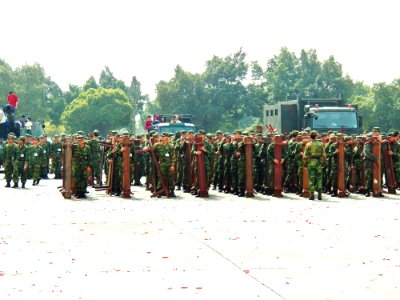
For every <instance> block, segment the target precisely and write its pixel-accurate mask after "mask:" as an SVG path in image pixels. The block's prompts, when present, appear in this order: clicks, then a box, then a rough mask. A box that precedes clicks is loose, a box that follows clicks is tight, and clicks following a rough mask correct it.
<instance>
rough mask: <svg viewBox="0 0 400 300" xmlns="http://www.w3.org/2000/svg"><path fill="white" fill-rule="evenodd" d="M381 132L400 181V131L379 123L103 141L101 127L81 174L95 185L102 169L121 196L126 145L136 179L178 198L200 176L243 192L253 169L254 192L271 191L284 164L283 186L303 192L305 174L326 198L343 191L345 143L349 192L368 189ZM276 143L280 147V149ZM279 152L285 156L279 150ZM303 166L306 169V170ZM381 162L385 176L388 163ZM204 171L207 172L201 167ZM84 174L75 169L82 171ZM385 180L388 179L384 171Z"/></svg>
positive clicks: (194, 189)
mask: <svg viewBox="0 0 400 300" xmlns="http://www.w3.org/2000/svg"><path fill="white" fill-rule="evenodd" d="M79 136H80V138H81V139H82V140H83V135H82V133H79ZM124 138H129V140H130V143H129V144H128V145H127V146H125V147H124V146H123V143H122V140H123V139H124ZM377 138H378V139H379V141H380V144H381V151H382V153H384V152H387V153H388V154H389V155H390V157H391V159H392V162H393V170H394V175H395V178H396V184H397V182H398V181H399V180H400V159H399V156H400V151H399V142H398V141H399V134H398V132H391V133H390V134H388V135H384V134H381V133H380V130H379V128H374V130H373V132H371V133H370V134H366V135H362V136H345V135H343V134H341V133H335V132H328V133H327V134H322V135H320V136H318V133H317V132H310V131H304V132H297V131H293V132H291V133H290V135H289V136H288V137H285V136H283V135H281V134H273V133H270V134H267V135H263V134H262V133H261V132H257V131H254V132H242V131H240V130H237V131H235V132H234V133H233V134H226V133H225V134H223V133H222V132H221V131H217V132H216V133H215V134H213V135H211V134H207V135H206V134H205V132H204V131H199V132H198V133H196V134H195V133H194V132H192V131H189V132H185V131H182V132H178V133H176V134H175V135H173V136H172V135H171V134H168V133H164V134H162V135H161V136H159V135H158V134H157V133H156V132H150V133H149V134H148V135H147V138H145V137H144V136H138V137H134V136H132V135H130V134H129V133H128V132H125V133H124V134H122V135H118V134H117V133H116V132H110V133H109V135H108V137H107V138H106V139H105V141H101V140H100V139H99V138H98V132H96V131H95V132H94V134H93V135H88V137H87V140H86V141H83V144H84V145H86V146H87V148H88V150H87V151H88V153H89V154H88V155H87V160H89V162H88V163H86V164H82V165H85V166H87V167H90V172H87V171H85V169H83V171H82V172H81V173H80V174H83V175H84V179H85V180H80V179H78V178H76V179H75V180H77V181H82V182H83V181H85V182H86V184H87V182H88V180H89V179H92V184H93V183H94V179H96V181H97V184H98V185H102V184H103V180H102V178H101V176H102V174H103V169H104V174H105V175H106V178H107V185H109V186H110V187H108V189H109V190H111V194H113V195H117V196H118V195H120V194H121V192H122V177H123V155H122V154H123V152H124V151H128V152H129V157H130V161H129V166H130V167H129V172H130V182H131V183H133V182H134V183H135V184H136V185H141V182H140V178H141V177H143V176H146V188H147V189H149V190H151V191H152V192H153V194H155V195H157V196H161V195H167V196H171V197H174V196H175V193H174V190H175V187H176V189H178V190H181V189H182V190H183V192H185V193H191V194H193V195H196V196H200V194H201V191H200V190H201V188H200V185H201V178H202V176H204V181H205V183H203V184H205V186H206V187H207V188H206V189H207V191H208V188H209V187H211V186H212V188H213V189H218V191H219V192H224V193H232V194H235V195H238V196H245V194H246V179H247V177H248V174H251V176H252V181H253V183H254V190H255V191H256V192H259V193H263V194H266V195H272V194H274V191H275V190H276V188H277V181H276V178H275V177H276V176H274V173H275V172H276V170H277V165H278V166H280V168H278V169H280V172H281V173H280V174H281V175H280V176H278V177H281V178H280V181H281V182H280V184H281V185H282V187H283V189H284V191H285V192H295V193H297V194H299V195H302V194H303V192H304V176H305V175H306V177H307V180H308V183H309V184H310V187H309V191H310V198H313V192H314V190H316V191H317V192H318V198H321V194H322V193H323V192H324V193H328V194H331V195H332V196H337V195H338V172H339V169H340V168H341V166H340V165H339V159H338V157H339V155H338V153H339V149H338V148H339V145H340V143H341V142H342V143H343V144H344V160H343V166H342V168H343V169H344V172H345V174H344V177H345V185H346V193H348V192H349V191H351V192H357V193H363V194H365V195H366V196H370V193H371V190H372V186H373V180H372V165H373V162H375V161H376V160H378V157H376V155H374V154H373V153H372V148H371V143H372V142H373V141H374V140H375V139H377ZM246 141H247V142H246ZM248 141H250V142H251V149H252V151H251V152H252V155H251V158H250V159H249V157H246V145H247V144H248ZM275 148H277V149H278V148H279V151H276V150H275ZM388 149H390V150H388ZM277 153H279V157H277V156H276V155H277ZM383 157H384V155H380V158H379V159H383ZM248 161H250V165H251V168H252V172H251V173H248V170H247V167H246V165H248V164H249V162H248ZM199 166H201V167H199ZM305 168H307V172H308V173H307V174H305V173H304V169H305ZM381 168H382V169H381V176H383V175H384V174H385V164H384V163H383V162H382V163H381ZM86 170H87V169H86ZM201 170H203V173H204V175H202V174H200V173H201ZM78 173H79V172H78ZM78 173H76V174H75V175H76V176H78ZM85 174H86V175H85ZM76 176H75V177H76ZM386 176H387V175H386V174H385V177H386ZM110 180H111V181H110ZM386 181H387V178H386ZM381 182H384V181H383V178H382V180H381ZM89 184H90V182H89ZM278 184H279V182H278ZM85 190H86V187H85ZM203 190H204V188H203ZM83 192H84V191H82V193H83ZM80 196H82V195H80Z"/></svg>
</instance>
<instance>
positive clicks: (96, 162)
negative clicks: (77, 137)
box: [88, 129, 102, 185]
mask: <svg viewBox="0 0 400 300" xmlns="http://www.w3.org/2000/svg"><path fill="white" fill-rule="evenodd" d="M99 141H100V140H99V131H98V130H96V129H95V130H93V134H92V136H91V137H90V138H89V135H88V146H89V148H90V155H91V157H92V176H93V179H96V183H97V184H98V185H101V184H102V183H101V174H100V172H101V168H100V163H101V153H100V145H99Z"/></svg>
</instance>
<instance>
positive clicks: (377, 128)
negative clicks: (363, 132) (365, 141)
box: [372, 127, 381, 132]
mask: <svg viewBox="0 0 400 300" xmlns="http://www.w3.org/2000/svg"><path fill="white" fill-rule="evenodd" d="M372 131H373V132H381V129H380V128H379V127H374V129H372Z"/></svg>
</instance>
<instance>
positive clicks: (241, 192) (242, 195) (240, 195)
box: [238, 189, 245, 197]
mask: <svg viewBox="0 0 400 300" xmlns="http://www.w3.org/2000/svg"><path fill="white" fill-rule="evenodd" d="M244 192H245V191H244V189H239V190H238V196H239V197H244Z"/></svg>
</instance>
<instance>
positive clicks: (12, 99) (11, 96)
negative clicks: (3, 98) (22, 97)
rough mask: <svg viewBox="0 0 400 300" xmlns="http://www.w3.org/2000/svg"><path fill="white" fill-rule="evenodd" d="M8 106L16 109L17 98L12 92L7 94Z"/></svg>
mask: <svg viewBox="0 0 400 300" xmlns="http://www.w3.org/2000/svg"><path fill="white" fill-rule="evenodd" d="M7 100H8V104H10V105H12V106H13V107H14V108H15V109H17V107H18V96H17V95H15V94H14V93H13V92H12V91H10V92H9V93H8V97H7Z"/></svg>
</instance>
